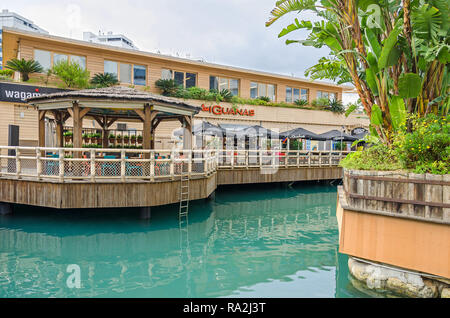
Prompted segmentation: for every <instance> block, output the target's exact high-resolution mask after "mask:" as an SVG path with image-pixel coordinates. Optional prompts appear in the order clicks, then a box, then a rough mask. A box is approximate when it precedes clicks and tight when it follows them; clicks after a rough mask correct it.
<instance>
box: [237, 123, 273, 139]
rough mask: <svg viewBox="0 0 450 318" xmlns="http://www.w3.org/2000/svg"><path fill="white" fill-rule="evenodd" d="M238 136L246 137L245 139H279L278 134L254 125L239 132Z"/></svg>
mask: <svg viewBox="0 0 450 318" xmlns="http://www.w3.org/2000/svg"><path fill="white" fill-rule="evenodd" d="M238 134H241V135H242V136H246V137H264V138H271V139H280V134H279V133H278V132H275V131H273V130H270V129H267V128H264V127H262V126H259V125H254V126H250V127H248V128H245V129H244V130H242V131H240V132H239V133H238Z"/></svg>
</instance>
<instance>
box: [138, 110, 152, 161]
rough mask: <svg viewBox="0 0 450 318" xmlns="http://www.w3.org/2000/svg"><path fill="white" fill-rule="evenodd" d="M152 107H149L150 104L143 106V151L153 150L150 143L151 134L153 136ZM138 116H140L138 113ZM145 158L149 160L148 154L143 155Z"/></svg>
mask: <svg viewBox="0 0 450 318" xmlns="http://www.w3.org/2000/svg"><path fill="white" fill-rule="evenodd" d="M152 113H153V106H151V105H150V104H145V105H144V113H143V114H142V115H141V116H143V118H142V121H143V126H144V131H143V133H142V148H143V149H144V150H152V149H154V143H152V139H153V138H152V137H153V136H152V134H153V127H152V126H153V119H154V116H153V114H152ZM138 114H140V113H139V112H138ZM152 146H153V147H152ZM145 158H146V159H149V158H150V154H149V153H148V154H147V153H146V154H145Z"/></svg>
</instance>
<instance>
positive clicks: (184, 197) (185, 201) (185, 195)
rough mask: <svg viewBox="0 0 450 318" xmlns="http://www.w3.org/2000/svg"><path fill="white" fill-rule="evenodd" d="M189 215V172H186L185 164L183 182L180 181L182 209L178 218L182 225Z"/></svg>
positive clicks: (182, 169) (182, 170)
mask: <svg viewBox="0 0 450 318" xmlns="http://www.w3.org/2000/svg"><path fill="white" fill-rule="evenodd" d="M188 214H189V172H186V171H184V164H183V165H182V168H181V180H180V209H179V212H178V217H179V220H180V223H181V222H182V220H183V218H185V221H186V222H187V218H188Z"/></svg>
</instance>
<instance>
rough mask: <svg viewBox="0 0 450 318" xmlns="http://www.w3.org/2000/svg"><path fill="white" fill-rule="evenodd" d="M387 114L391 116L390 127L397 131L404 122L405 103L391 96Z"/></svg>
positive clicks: (399, 98) (398, 97) (397, 97)
mask: <svg viewBox="0 0 450 318" xmlns="http://www.w3.org/2000/svg"><path fill="white" fill-rule="evenodd" d="M389 113H390V115H391V121H392V127H393V128H394V131H396V130H398V129H399V128H400V127H401V126H402V125H404V124H405V122H406V108H405V102H404V101H403V99H402V98H401V97H400V96H396V95H395V96H392V98H391V101H390V103H389Z"/></svg>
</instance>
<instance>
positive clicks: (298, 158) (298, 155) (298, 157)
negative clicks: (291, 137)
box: [297, 150, 300, 168]
mask: <svg viewBox="0 0 450 318" xmlns="http://www.w3.org/2000/svg"><path fill="white" fill-rule="evenodd" d="M297 168H300V150H297Z"/></svg>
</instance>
